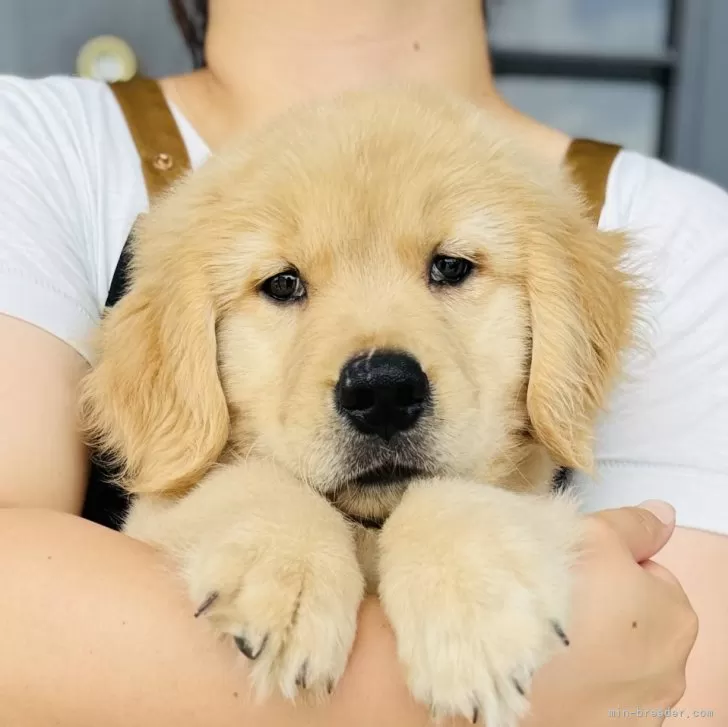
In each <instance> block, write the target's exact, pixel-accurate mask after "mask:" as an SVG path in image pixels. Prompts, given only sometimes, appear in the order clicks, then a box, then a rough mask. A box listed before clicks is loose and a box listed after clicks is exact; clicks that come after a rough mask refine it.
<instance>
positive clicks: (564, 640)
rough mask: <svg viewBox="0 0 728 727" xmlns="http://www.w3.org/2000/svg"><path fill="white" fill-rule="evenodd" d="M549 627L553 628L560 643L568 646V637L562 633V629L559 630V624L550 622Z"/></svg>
mask: <svg viewBox="0 0 728 727" xmlns="http://www.w3.org/2000/svg"><path fill="white" fill-rule="evenodd" d="M551 625H552V626H553V629H554V631H555V632H556V635H557V636H558V637H559V638H560V639H561V643H562V644H563V645H564V646H568V645H569V644H570V643H571V642H570V641H569V637H568V636H567V635H566V634H565V633H564V629H562V628H561V624H559V623H558V621H552V622H551Z"/></svg>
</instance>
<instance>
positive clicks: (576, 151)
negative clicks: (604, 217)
mask: <svg viewBox="0 0 728 727" xmlns="http://www.w3.org/2000/svg"><path fill="white" fill-rule="evenodd" d="M620 151H621V147H619V146H617V145H616V144H607V143H604V142H601V141H592V140H591V139H573V140H572V142H571V144H570V146H569V149H568V151H567V152H566V159H565V164H566V167H567V168H568V169H569V170H570V171H571V174H572V176H573V179H574V181H575V182H576V184H578V185H579V187H580V188H581V190H582V192H583V193H584V196H585V198H586V202H587V205H588V209H589V216H590V217H591V219H592V220H593V221H594V223H595V224H599V218H600V217H601V214H602V209H603V207H604V201H605V199H606V196H607V181H608V180H609V172H610V170H611V168H612V164H613V163H614V160H615V158H616V157H617V154H619V152H620Z"/></svg>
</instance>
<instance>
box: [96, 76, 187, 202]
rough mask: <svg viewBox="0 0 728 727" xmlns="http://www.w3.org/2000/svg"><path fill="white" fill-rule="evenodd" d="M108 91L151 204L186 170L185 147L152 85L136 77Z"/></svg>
mask: <svg viewBox="0 0 728 727" xmlns="http://www.w3.org/2000/svg"><path fill="white" fill-rule="evenodd" d="M110 87H111V90H112V91H113V92H114V95H115V96H116V100H117V101H118V102H119V106H121V110H122V112H123V113H124V118H125V119H126V123H127V126H128V127H129V131H130V132H131V135H132V138H133V139H134V144H135V145H136V148H137V151H138V152H139V156H140V157H141V160H142V171H143V172H144V181H145V183H146V185H147V193H148V194H149V200H150V202H151V201H154V199H155V198H156V197H158V196H159V195H160V194H161V193H162V192H164V190H165V189H167V187H169V185H170V184H172V183H173V182H175V181H176V180H177V179H178V178H179V177H181V176H182V175H183V174H184V173H185V172H186V171H187V170H189V168H190V159H189V156H188V154H187V147H186V146H185V143H184V140H183V139H182V136H181V134H180V132H179V129H178V128H177V122H176V121H175V120H174V116H173V115H172V111H171V110H170V108H169V106H168V105H167V101H166V99H165V98H164V94H163V93H162V89H161V88H160V87H159V84H158V83H157V82H156V81H154V80H152V79H151V78H143V77H141V76H136V77H135V78H132V79H131V81H123V82H120V83H112V84H110Z"/></svg>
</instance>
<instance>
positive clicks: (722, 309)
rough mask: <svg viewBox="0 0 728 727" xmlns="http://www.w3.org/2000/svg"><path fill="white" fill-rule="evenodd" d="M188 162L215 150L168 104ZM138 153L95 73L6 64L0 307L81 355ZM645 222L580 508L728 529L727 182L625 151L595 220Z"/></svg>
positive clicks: (129, 205) (132, 198)
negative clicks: (33, 71) (632, 326)
mask: <svg viewBox="0 0 728 727" xmlns="http://www.w3.org/2000/svg"><path fill="white" fill-rule="evenodd" d="M174 113H175V116H176V119H177V123H178V125H179V126H180V130H181V132H182V135H183V137H184V139H185V142H186V144H187V147H188V150H189V154H190V158H191V161H192V164H193V167H198V166H199V165H200V164H201V163H202V162H203V161H204V160H205V158H206V157H207V155H208V150H207V148H206V146H205V144H204V142H203V141H202V139H201V138H200V137H199V136H198V135H197V133H196V132H195V130H194V129H193V128H192V127H191V126H190V124H189V123H188V122H187V121H186V120H185V119H184V118H183V117H182V115H181V114H180V113H179V111H177V110H176V109H175V110H174ZM147 205H148V200H147V195H146V191H145V187H144V179H143V175H142V170H141V162H140V159H139V156H138V155H137V152H136V149H135V147H134V144H133V142H132V139H131V136H130V134H129V131H128V129H127V127H126V124H125V122H124V119H123V117H122V114H121V111H120V109H119V107H118V106H117V104H116V101H115V99H114V97H113V95H112V94H111V92H110V91H109V89H108V88H107V87H106V86H105V85H104V84H101V83H98V82H95V81H87V80H80V79H71V78H65V77H56V78H47V79H42V80H33V81H31V80H24V79H19V78H15V77H7V76H5V77H3V76H0V312H3V313H7V314H9V315H11V316H15V317H17V318H20V319H23V320H26V321H29V322H31V323H33V324H35V325H36V326H39V327H40V328H43V329H45V330H46V331H49V332H50V333H52V334H54V335H56V336H57V337H59V338H61V339H63V340H64V341H67V342H68V343H69V344H70V345H71V346H73V347H74V348H75V349H76V350H78V351H79V352H80V353H81V354H82V355H83V356H85V357H86V358H89V355H90V354H89V351H88V348H87V343H86V342H87V340H88V335H89V333H90V331H91V330H92V329H93V327H94V326H96V324H97V323H98V321H99V318H100V316H101V312H102V310H103V308H104V303H105V300H106V296H107V293H108V289H109V286H110V284H111V279H112V276H113V273H114V269H115V267H116V264H117V261H118V258H119V255H120V252H121V249H122V247H123V245H124V242H125V241H126V238H127V236H128V234H129V231H130V229H131V227H132V224H133V222H134V220H135V219H136V217H137V215H139V214H140V213H141V212H144V211H145V210H146V209H147ZM600 225H601V227H603V228H605V229H614V228H619V229H627V230H631V231H633V232H634V233H637V234H638V238H639V245H638V246H637V248H636V251H635V253H634V254H635V256H636V257H637V258H639V260H638V261H636V262H638V263H639V267H640V268H641V269H643V270H646V271H647V272H648V276H649V282H650V284H651V288H652V291H653V292H652V295H651V297H650V299H649V301H648V303H647V304H646V311H645V313H646V317H647V320H648V323H649V331H650V340H649V343H650V346H651V349H652V354H651V355H649V356H644V355H641V356H632V357H631V358H630V361H629V363H628V373H629V378H628V380H627V381H626V382H625V383H623V384H621V385H620V387H619V388H618V389H617V390H616V391H615V392H614V395H613V396H612V399H611V403H610V408H609V411H608V413H607V414H606V415H605V416H604V417H603V419H602V421H601V423H600V426H599V430H598V441H597V448H596V456H597V465H598V469H597V477H596V478H595V480H594V481H592V480H590V479H587V478H586V477H583V476H577V477H576V483H577V485H578V486H579V487H580V488H581V490H582V492H583V497H584V501H585V508H586V509H589V510H594V509H601V508H604V507H618V506H621V505H627V504H636V503H638V502H640V501H642V500H645V499H649V498H658V499H665V500H668V501H670V502H671V503H673V505H675V507H676V509H677V514H678V523H679V524H680V525H683V526H685V527H693V528H699V529H704V530H712V531H716V532H722V533H726V534H728V194H726V193H725V192H724V191H722V190H721V189H719V188H718V187H716V186H714V185H712V184H710V183H708V182H706V181H704V180H702V179H700V178H698V177H695V176H693V175H690V174H687V173H684V172H680V171H677V170H675V169H672V168H670V167H669V166H667V165H665V164H663V163H661V162H660V161H657V160H654V159H649V158H646V157H644V156H642V155H640V154H637V153H634V152H630V151H623V152H621V153H620V154H619V156H618V158H617V160H616V162H615V164H614V166H613V169H612V171H611V175H610V179H609V185H608V189H607V199H606V204H605V207H604V210H603V213H602V218H601V222H600Z"/></svg>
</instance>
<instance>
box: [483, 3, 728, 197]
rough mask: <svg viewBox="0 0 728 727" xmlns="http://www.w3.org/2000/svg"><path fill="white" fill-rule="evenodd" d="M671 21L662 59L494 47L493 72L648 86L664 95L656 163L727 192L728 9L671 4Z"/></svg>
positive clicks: (720, 5)
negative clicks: (697, 175) (697, 176)
mask: <svg viewBox="0 0 728 727" xmlns="http://www.w3.org/2000/svg"><path fill="white" fill-rule="evenodd" d="M513 1H517V0H513ZM486 4H487V3H486ZM668 13H669V17H668V32H667V36H668V37H667V38H666V43H665V50H664V52H661V53H646V54H632V55H630V54H619V53H613V52H604V53H598V52H596V53H579V52H559V51H553V52H550V51H541V50H539V51H532V50H528V49H525V48H524V49H520V48H502V47H498V46H497V45H494V46H493V47H492V49H491V60H492V64H493V71H494V73H495V75H496V76H501V77H503V76H509V75H519V76H531V77H540V78H567V79H569V78H573V79H585V80H604V81H635V82H649V83H653V84H655V85H657V86H659V87H660V89H661V90H662V108H661V113H660V119H661V122H660V129H659V132H658V143H657V148H658V152H657V154H658V156H659V157H660V158H662V159H664V160H666V161H668V162H670V163H672V164H675V165H677V166H680V167H683V168H686V169H689V170H692V171H695V172H697V173H700V174H703V175H704V176H707V177H709V178H712V179H713V180H715V181H717V182H718V183H719V184H722V185H724V186H726V187H728V143H726V138H727V137H728V133H727V132H728V93H726V91H728V44H727V43H726V42H725V40H724V36H725V33H726V30H727V29H728V2H727V1H726V0H670V2H669V5H668Z"/></svg>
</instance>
